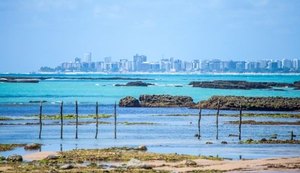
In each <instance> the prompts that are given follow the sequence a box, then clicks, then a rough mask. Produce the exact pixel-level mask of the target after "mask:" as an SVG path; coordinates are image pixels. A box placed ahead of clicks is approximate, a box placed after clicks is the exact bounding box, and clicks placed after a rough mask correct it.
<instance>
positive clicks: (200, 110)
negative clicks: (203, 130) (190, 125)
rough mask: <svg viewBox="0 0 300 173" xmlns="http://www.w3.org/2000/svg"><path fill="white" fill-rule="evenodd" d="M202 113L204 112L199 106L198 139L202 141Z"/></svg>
mask: <svg viewBox="0 0 300 173" xmlns="http://www.w3.org/2000/svg"><path fill="white" fill-rule="evenodd" d="M201 112H202V109H201V106H200V105H199V118H198V139H200V137H201V136H200V122H201Z"/></svg>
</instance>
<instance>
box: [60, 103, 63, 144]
mask: <svg viewBox="0 0 300 173" xmlns="http://www.w3.org/2000/svg"><path fill="white" fill-rule="evenodd" d="M63 106H64V102H63V101H62V102H61V103H60V139H62V138H63V129H64V118H63Z"/></svg>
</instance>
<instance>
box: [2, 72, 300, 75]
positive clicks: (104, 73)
mask: <svg viewBox="0 0 300 173" xmlns="http://www.w3.org/2000/svg"><path fill="white" fill-rule="evenodd" d="M14 74H16V75H20V74H26V75H30V74H41V75H47V74H49V75H51V74H66V75H77V74H102V75H132V74H135V75H148V74H149V75H197V74H198V75H241V76H243V75H283V76H295V75H296V76H300V73H251V72H245V73H236V72H225V73H224V72H222V73H221V72H220V73H218V72H27V73H14V72H3V73H0V75H14Z"/></svg>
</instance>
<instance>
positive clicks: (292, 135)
mask: <svg viewBox="0 0 300 173" xmlns="http://www.w3.org/2000/svg"><path fill="white" fill-rule="evenodd" d="M294 137H296V135H294V131H293V130H292V131H291V140H292V141H293V140H294Z"/></svg>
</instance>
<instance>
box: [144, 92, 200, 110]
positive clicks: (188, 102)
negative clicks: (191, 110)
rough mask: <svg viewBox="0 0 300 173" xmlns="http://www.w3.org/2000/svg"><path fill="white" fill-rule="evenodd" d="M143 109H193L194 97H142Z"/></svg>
mask: <svg viewBox="0 0 300 173" xmlns="http://www.w3.org/2000/svg"><path fill="white" fill-rule="evenodd" d="M139 100H140V103H141V106H142V107H191V106H194V105H195V103H194V102H193V99H192V97H189V96H171V95H141V96H140V97H139Z"/></svg>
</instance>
